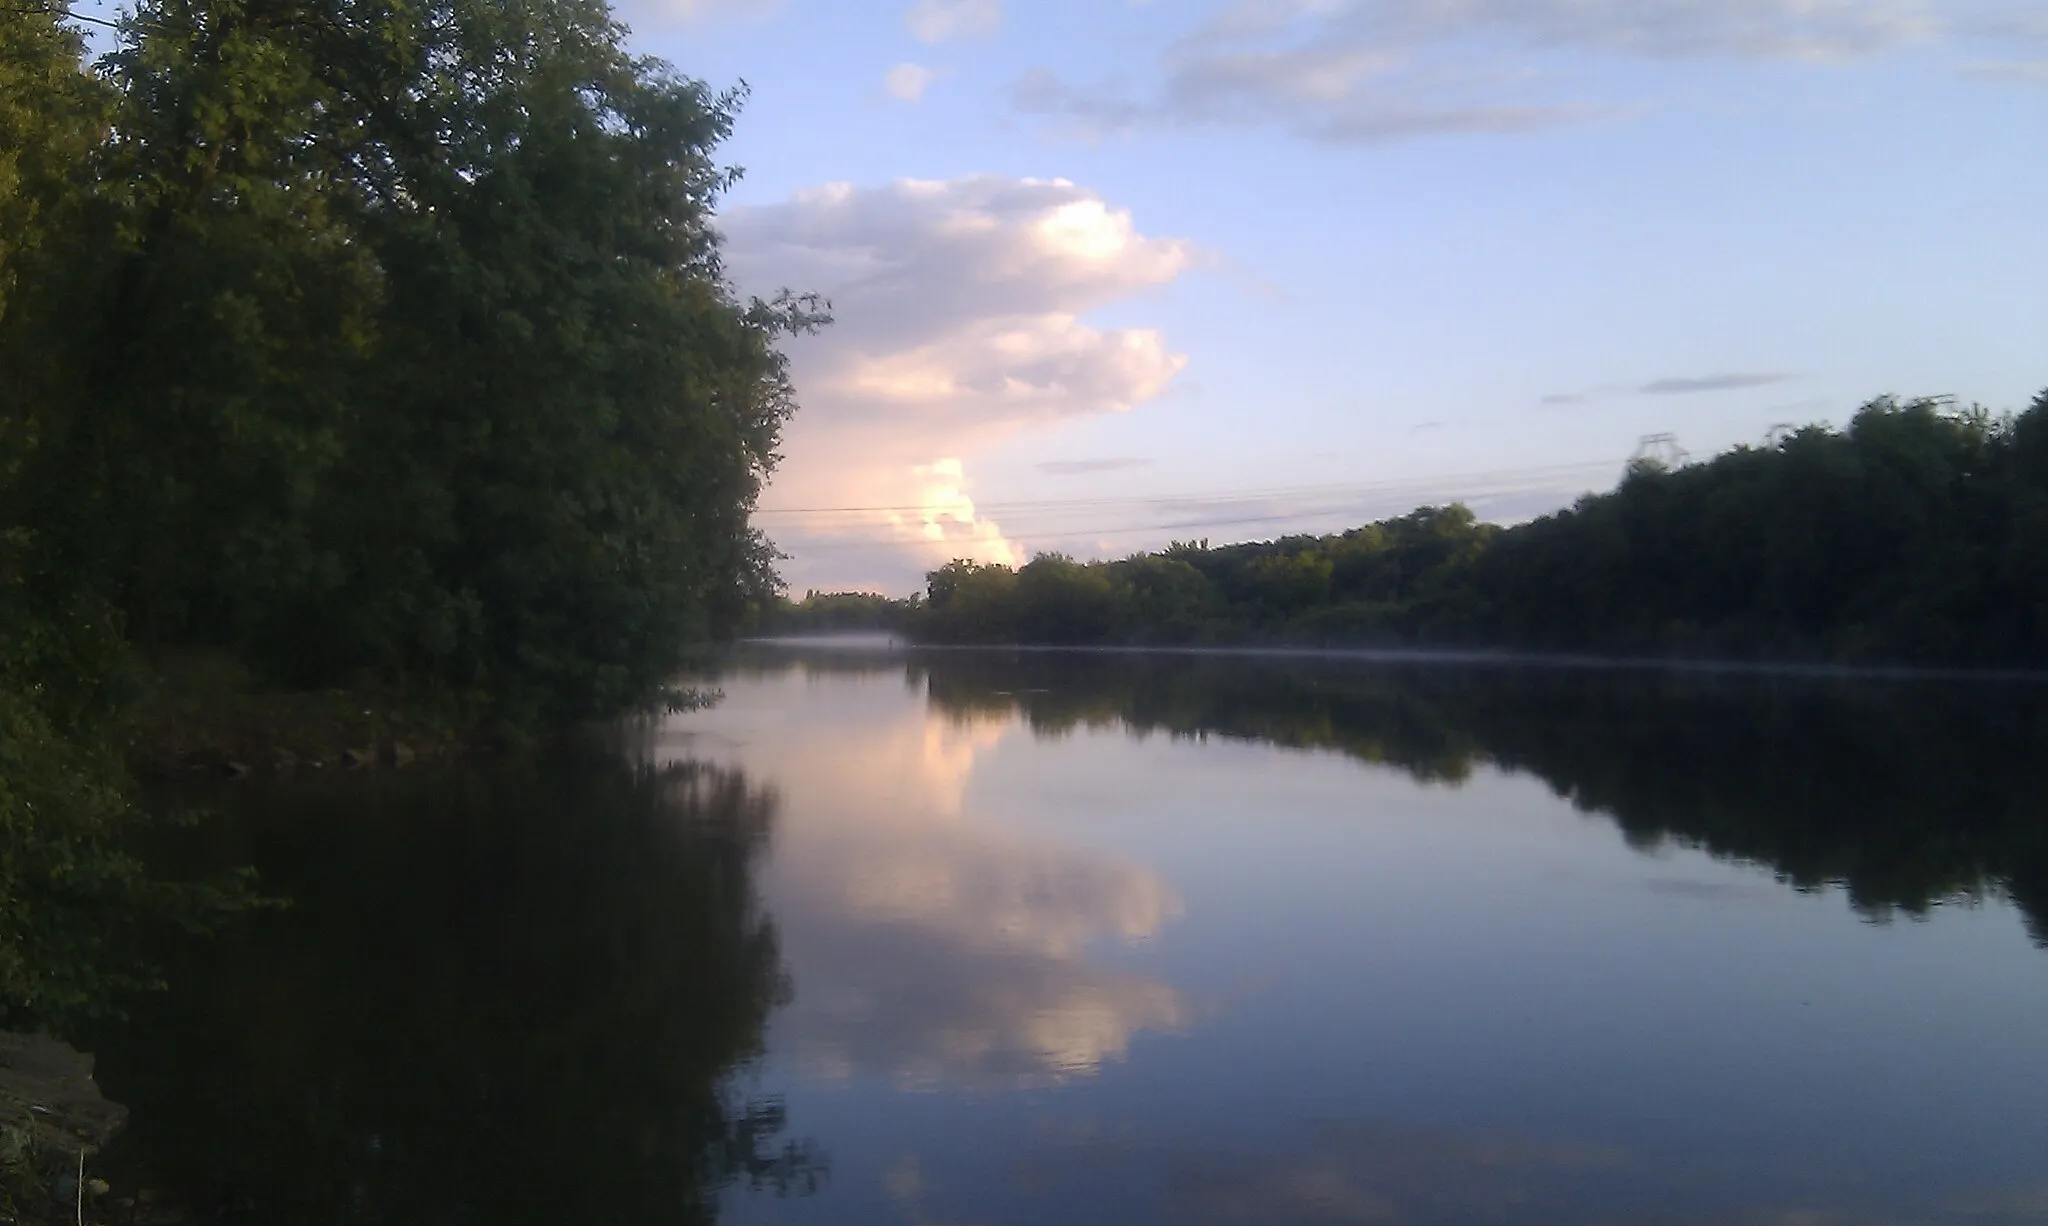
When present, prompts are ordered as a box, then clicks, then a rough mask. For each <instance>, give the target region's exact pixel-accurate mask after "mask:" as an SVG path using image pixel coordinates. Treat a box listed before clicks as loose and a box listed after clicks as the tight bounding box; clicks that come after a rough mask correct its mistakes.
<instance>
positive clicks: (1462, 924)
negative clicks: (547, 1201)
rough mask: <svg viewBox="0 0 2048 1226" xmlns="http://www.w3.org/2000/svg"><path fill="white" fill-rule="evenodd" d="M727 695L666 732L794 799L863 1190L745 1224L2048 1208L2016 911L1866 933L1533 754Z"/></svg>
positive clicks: (805, 931)
mask: <svg viewBox="0 0 2048 1226" xmlns="http://www.w3.org/2000/svg"><path fill="white" fill-rule="evenodd" d="M722 684H723V688H724V689H725V691H726V693H727V694H728V695H729V698H728V701H727V702H726V703H725V704H724V705H723V706H722V707H720V708H719V709H717V710H715V711H711V712H706V713H701V714H697V715H691V716H687V717H683V718H682V719H680V720H678V721H677V722H676V724H675V725H674V726H673V728H672V731H671V737H672V738H673V737H677V736H678V734H682V733H685V732H687V733H690V734H693V735H691V737H690V738H689V739H687V740H684V739H676V740H674V741H673V744H674V747H675V749H676V751H677V752H690V753H703V754H709V755H711V756H714V757H716V756H720V755H725V754H729V755H732V756H734V757H736V758H738V759H739V760H740V761H741V762H742V763H743V764H744V765H746V766H747V768H748V769H749V771H750V772H751V773H752V774H753V775H754V776H755V777H757V778H759V779H760V780H762V781H763V782H764V783H767V784H770V785H772V786H774V787H776V788H777V789H778V791H779V792H780V793H781V794H782V795H783V797H784V800H785V803H784V806H783V810H782V814H781V817H780V818H779V822H778V826H777V828H776V834H775V840H776V841H775V848H774V852H773V857H772V862H771V864H770V865H769V867H768V869H767V875H766V878H765V880H764V888H765V890H766V891H767V894H768V898H769V903H770V906H771V908H772V909H773V913H774V916H775V919H776V922H777V924H778V926H779V928H780V931H781V933H782V937H783V940H784V942H785V948H786V949H787V951H788V956H789V961H790V964H791V970H792V977H793V980H794V983H795V991H796V999H795V1001H794V1003H793V1004H792V1005H791V1006H789V1008H788V1009H787V1010H786V1011H785V1013H784V1014H783V1015H782V1016H781V1017H780V1018H779V1019H778V1021H777V1023H776V1031H775V1033H774V1035H773V1036H771V1046H772V1049H773V1050H772V1051H771V1056H770V1061H769V1065H768V1072H767V1074H766V1076H768V1077H769V1078H770V1079H771V1082H772V1084H770V1085H768V1086H766V1087H764V1088H767V1089H770V1090H779V1089H784V1088H790V1089H791V1108H792V1119H793V1127H794V1128H795V1129H796V1131H798V1132H800V1133H802V1134H803V1135H806V1136H811V1137H815V1138H816V1139H817V1140H818V1141H819V1143H820V1144H822V1145H823V1146H824V1147H825V1148H826V1149H827V1150H829V1151H830V1152H831V1153H832V1156H833V1159H834V1163H835V1172H836V1173H835V1177H834V1180H835V1182H834V1185H833V1187H832V1189H831V1190H830V1192H829V1193H828V1194H827V1195H825V1196H823V1197H820V1198H818V1199H817V1200H814V1201H803V1202H796V1201H793V1202H787V1203H784V1202H775V1203H773V1204H769V1203H765V1202H749V1203H748V1204H746V1205H745V1206H743V1208H744V1212H742V1213H739V1218H738V1220H746V1221H755V1220H761V1221H769V1220H772V1221H782V1220H793V1221H819V1222H860V1221H877V1222H907V1223H939V1222H1034V1221H1120V1222H1132V1223H1155V1222H1156V1223H1167V1222H1173V1223H1179V1222H1219V1223H1227V1222H1261V1221H1274V1222H1439V1221H1442V1222H1456V1221H1501V1222H1581V1221H1585V1222H1593V1221H1601V1222H1632V1221H1671V1222H1700V1223H1705V1222H1759V1223H1763V1222H1770V1223H1785V1224H1788V1226H1789V1224H1790V1223H1810V1224H1813V1226H1823V1224H1832V1223H1852V1222H1956V1223H1961V1222H2022V1221H2048V1214H2044V1213H2043V1212H2042V1211H2043V1210H2044V1209H2048V1194H2044V1189H2048V1178H2044V1177H2043V1172H2044V1171H2048V1161H2044V1158H2043V1155H2048V1108H2043V1107H2042V1106H2041V1104H2043V1103H2048V1045H2044V1044H2042V1043H2040V1042H2039V1034H2040V1024H2041V1019H2042V1018H2044V1017H2048V955H2044V954H2043V953H2042V952H2041V951H2039V950H2036V949H2034V948H2032V947H2031V946H2030V945H2029V944H2028V942H2027V940H2026V938H2025V936H2024V933H2023V930H2022V927H2021V925H2020V922H2019V920H2018V917H2017V915H2016V914H2015V913H2014V912H2013V911H2012V910H2011V909H2010V908H2008V907H2006V906H2004V905H2002V904H1998V903H1995V902H1994V903H1986V904H1983V905H1980V906H1975V907H1958V906H1947V907H1942V908H1938V909H1937V911H1936V912H1935V914H1934V917H1933V919H1932V920H1931V921H1930V922H1926V923H1912V922H1903V921H1902V922H1898V923H1895V924H1891V925H1888V926H1878V925H1872V924H1869V923H1866V922H1863V921H1862V920H1860V919H1859V918H1858V917H1856V916H1855V915H1854V913H1853V912H1852V911H1851V910H1850V908H1849V906H1848V904H1847V901H1846V899H1844V898H1843V897H1842V896H1841V895H1840V894H1839V893H1828V894H1818V895H1809V894H1799V893H1796V892H1794V891H1791V890H1789V889H1787V888H1785V887H1783V886H1781V885H1779V884H1778V883H1776V882H1774V881H1773V880H1772V879H1771V878H1770V877H1769V875H1768V874H1766V873H1763V872H1760V871H1758V870H1755V869H1752V868H1748V867H1744V866H1740V865H1731V864H1726V863H1722V862H1718V861H1715V860H1713V859H1711V858H1710V857H1708V856H1705V855H1703V854H1700V853H1696V852H1692V851H1686V850H1677V849H1665V850H1661V851H1658V852H1657V853H1656V854H1653V855H1645V854H1643V853H1641V852H1638V851H1636V850H1633V849H1631V848H1629V847H1628V846H1627V845H1626V843H1625V842H1624V841H1623V840H1622V839H1621V837H1620V836H1619V834H1618V833H1617V831H1616V830H1615V829H1614V827H1613V826H1612V825H1611V824H1609V823H1608V822H1607V821H1605V820H1604V819H1602V818H1600V817H1599V816H1597V815H1594V816H1588V815H1584V814H1580V813H1577V812H1575V811H1574V810H1572V809H1571V808H1570V806H1569V805H1567V804H1566V803H1565V802H1563V801H1560V800H1558V799H1557V798H1555V797H1554V796H1552V795H1551V794H1550V793H1549V792H1548V791H1547V790H1546V789H1545V788H1544V787H1543V786H1542V785H1541V784H1539V783H1537V782H1536V781H1533V780H1530V779H1527V778H1524V777H1512V776H1502V775H1499V774H1496V773H1492V772H1487V771H1481V772H1480V773H1478V774H1477V775H1475V776H1474V778H1473V779H1472V780H1471V781H1470V782H1468V783H1467V784H1465V785H1464V786H1461V787H1456V788H1451V787H1441V786H1422V785H1418V784H1416V783H1415V782H1413V781H1412V780H1410V779H1409V778H1408V777H1406V776H1405V775H1402V774H1400V773H1398V772H1393V771H1386V770H1377V769H1370V768H1367V767H1364V766H1362V765H1360V764H1358V763H1356V762H1353V761H1350V760H1347V759H1344V758H1341V757H1339V756H1336V755H1334V754H1327V753H1303V752H1294V751H1283V750H1278V749H1274V748H1271V747H1267V746H1260V745H1251V744H1244V743H1238V742H1226V741H1222V740H1214V739H1212V740H1211V741H1209V742H1207V743H1195V742H1190V741H1174V740H1171V739H1168V738H1165V737H1158V736H1154V737H1151V738H1147V739H1144V740H1139V739H1136V738H1132V737H1129V736H1127V735H1125V734H1123V733H1121V732H1119V731H1116V730H1114V729H1099V730H1086V729H1084V730H1079V731H1076V732H1074V733H1072V734H1070V735H1067V736H1064V737H1060V738H1057V739H1038V738H1035V737H1033V736H1032V735H1031V733H1030V732H1029V731H1028V730H1027V729H1025V728H1024V727H1023V726H1021V725H1020V724H1017V723H1014V722H1012V721H1011V720H1009V719H1008V718H1006V717H1003V716H1000V715H998V716H994V717H982V718H980V719H978V720H974V721H966V722H956V721H953V720H951V719H949V718H946V717H944V716H941V715H938V714H935V713H929V712H927V710H926V708H925V703H924V698H923V695H922V693H921V692H919V691H917V690H914V689H909V688H906V687H905V685H904V682H903V675H902V673H901V672H900V671H897V672H885V673H880V674H875V675H871V676H868V677H865V678H861V677H836V678H834V677H817V678H811V679H806V678H804V677H802V676H801V675H783V676H777V677H771V678H768V679H766V680H764V681H761V682H758V683H757V682H754V681H749V680H739V679H732V680H727V681H726V682H724V683H722ZM1182 900H1185V901H1184V902H1183V901H1182ZM905 1088H916V1089H920V1090H933V1091H939V1092H938V1093H919V1094H909V1095H904V1094H901V1093H900V1091H901V1090H902V1089H905Z"/></svg>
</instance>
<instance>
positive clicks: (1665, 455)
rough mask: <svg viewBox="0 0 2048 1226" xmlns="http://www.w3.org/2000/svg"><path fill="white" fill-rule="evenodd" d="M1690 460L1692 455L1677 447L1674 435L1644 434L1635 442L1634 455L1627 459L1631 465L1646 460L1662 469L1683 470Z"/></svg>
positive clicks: (1676, 437)
mask: <svg viewBox="0 0 2048 1226" xmlns="http://www.w3.org/2000/svg"><path fill="white" fill-rule="evenodd" d="M1691 458H1692V453H1691V452H1689V451H1687V450H1686V449H1685V448H1683V447H1680V446H1679V445H1678V436H1677V435H1676V434H1645V435H1644V436H1643V437H1642V438H1640V439H1637V440H1636V450H1635V454H1634V455H1632V456H1630V457H1629V458H1628V462H1629V463H1631V464H1640V463H1642V462H1643V461H1644V460H1648V461H1650V462H1652V463H1654V464H1657V465H1659V466H1660V467H1663V468H1683V467H1684V466H1685V462H1686V461H1687V460H1690V459H1691Z"/></svg>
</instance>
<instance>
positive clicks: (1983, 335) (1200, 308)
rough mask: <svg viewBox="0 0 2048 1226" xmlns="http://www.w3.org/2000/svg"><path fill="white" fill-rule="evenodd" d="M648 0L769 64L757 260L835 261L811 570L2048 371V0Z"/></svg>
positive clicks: (1504, 496) (1124, 523) (769, 523)
mask: <svg viewBox="0 0 2048 1226" xmlns="http://www.w3.org/2000/svg"><path fill="white" fill-rule="evenodd" d="M619 13H620V17H621V19H622V20H623V21H625V22H626V23H627V25H628V26H629V27H630V28H631V31H632V33H631V36H630V40H631V43H632V45H633V46H634V48H635V49H636V50H638V51H641V52H644V53H647V54H652V55H658V56H661V57H663V58H665V59H667V60H669V61H671V62H672V63H673V64H674V65H675V66H676V68H677V69H679V70H680V71H682V72H683V73H685V74H687V75H690V76H694V77H698V78H701V79H703V80H705V81H707V82H709V83H711V84H712V85H714V86H720V87H724V86H730V85H734V84H737V83H739V82H742V81H744V82H745V83H746V85H747V86H748V88H749V90H750V91H751V93H750V97H749V99H748V101H747V104H746V106H745V109H744V111H743V113H742V114H741V117H740V120H739V123H738V126H737V129H736V131H735V133H734V135H733V137H732V138H731V140H730V141H729V142H728V143H727V144H726V145H725V147H724V148H723V150H722V154H723V156H724V157H725V158H726V159H727V160H729V161H730V162H732V163H733V164H735V165H737V166H740V167H742V168H743V169H744V172H745V174H744V177H743V178H742V179H741V181H740V182H739V184H738V185H737V186H736V187H735V189H734V190H733V191H731V192H730V193H729V195H728V196H727V197H726V199H725V201H724V203H723V205H722V207H721V213H720V219H719V225H720V229H721V232H722V233H723V235H724V240H725V255H726V261H727V266H728V271H729V273H730V275H731V277H732V278H733V280H734V282H735V284H736V286H737V287H738V288H739V289H740V290H741V292H743V293H748V294H756V293H758V294H764V295H765V294H769V293H772V292H773V291H775V290H776V289H778V288H783V287H788V288H791V289H795V290H799V291H816V292H818V293H821V294H823V295H824V296H826V297H827V298H829V299H830V300H831V303H832V310H833V315H834V318H835V323H834V324H833V325H832V326H831V327H830V328H828V329H826V330H825V331H823V332H822V333H820V334H819V335H816V336H813V337H806V338H797V339H793V340H791V341H790V342H789V343H788V344H787V346H786V351H787V352H788V354H789V357H790V362H791V371H792V375H793V378H794V381H795V385H796V390H797V394H798V399H799V402H800V404H801V408H800V409H799V411H798V412H797V413H796V415H795V416H794V417H793V418H792V420H791V421H790V423H789V424H788V426H787V428H786V430H785V433H784V438H783V447H782V453H783V459H782V461H781V463H780V464H779V466H778V468H777V470H776V472H775V474H774V476H773V478H772V480H771V483H770V485H769V487H768V489H767V490H766V491H765V493H764V494H763V497H762V499H761V505H760V510H759V512H758V514H757V517H756V520H755V522H756V525H757V526H758V527H760V528H761V529H762V530H763V531H765V532H766V533H767V534H768V535H769V536H770V538H771V539H772V540H773V541H775V543H776V544H777V546H778V547H779V548H780V549H781V550H782V551H783V552H784V553H785V554H787V555H788V556H787V558H786V559H785V560H784V561H783V562H782V564H781V570H782V573H783V575H784V577H785V578H786V579H787V580H788V582H789V584H790V587H791V589H792V592H793V593H794V594H798V595H801V594H802V593H803V592H804V591H805V590H807V589H811V588H816V589H821V590H836V589H846V588H864V589H869V590H878V591H884V592H887V593H889V594H892V595H907V594H909V593H910V592H912V591H915V590H918V589H919V588H920V587H921V586H922V582H923V575H924V573H925V572H926V571H927V570H929V569H930V568H932V567H934V566H937V565H939V564H942V563H944V562H945V561H947V560H949V559H951V558H954V557H972V558H974V559H976V560H978V561H1001V562H1011V563H1021V562H1023V561H1025V560H1027V559H1028V558H1029V557H1030V556H1032V555H1033V554H1035V553H1038V552H1042V551H1047V550H1058V551H1061V552H1065V553H1069V554H1072V555H1074V556H1076V557H1082V558H1093V557H1120V556H1124V555H1126V554H1129V553H1132V552H1135V551H1138V550H1142V549H1151V548H1158V547H1162V546H1164V545H1166V544H1168V543H1169V542H1171V541H1173V540H1193V539H1199V538H1208V539H1210V540H1211V541H1213V542H1215V543H1219V544H1220V543H1223V542H1225V541H1236V540H1260V539H1270V538H1273V537H1276V536H1281V535H1286V534H1290V533H1298V532H1326V531H1332V530H1338V529H1342V528H1344V527H1348V526H1351V525H1354V524H1357V523H1360V522H1363V521H1365V520H1368V519H1373V518H1379V517H1383V516H1386V515H1392V514H1400V513H1404V512H1406V511H1408V510H1410V509H1412V508H1414V507H1416V506H1418V505H1427V504H1439V503H1444V502H1449V501H1453V500H1462V501H1464V502H1466V503H1467V504H1468V505H1470V506H1472V507H1473V508H1474V510H1475V511H1477V512H1478V513H1479V514H1480V515H1481V516H1482V517H1483V518H1489V519H1495V520H1499V521H1502V522H1512V521H1515V520H1520V519H1526V518H1529V517H1531V516H1533V515H1537V514H1542V513H1545V512H1547V511H1550V510H1553V509H1556V508H1557V507H1560V506H1563V505H1567V504H1568V503H1570V502H1571V501H1572V500H1573V499H1575V498H1576V497H1578V496H1579V495H1580V494H1582V493H1584V492H1586V491H1589V490H1595V489H1604V488H1607V487H1608V486H1610V485H1611V484H1612V483H1613V482H1614V480H1615V479H1616V478H1617V477H1618V476H1619V475H1620V473H1621V470H1622V467H1623V465H1624V464H1625V463H1626V462H1627V460H1628V459H1629V458H1630V457H1631V455H1633V454H1635V453H1637V451H1638V450H1639V449H1643V448H1645V447H1647V448H1649V449H1651V450H1654V451H1657V452H1659V453H1660V454H1665V455H1671V454H1673V450H1672V449H1673V448H1677V449H1682V450H1683V452H1685V453H1686V454H1689V455H1690V456H1692V457H1694V458H1700V457H1704V456H1706V455H1710V454H1712V453H1713V452H1716V451H1719V450H1722V449H1725V448H1727V447H1730V446H1733V445H1737V444H1741V443H1755V442H1759V441H1761V440H1763V439H1764V438H1766V437H1767V436H1768V435H1769V434H1770V433H1771V432H1772V431H1773V429H1774V428H1777V427H1781V426H1784V425H1787V424H1804V423H1808V422H1816V421H1827V422H1832V423H1835V424H1837V425H1840V424H1843V423H1845V422H1846V421H1847V420H1848V418H1849V417H1850V415H1851V414H1853V413H1854V412H1855V410H1856V408H1857V407H1858V406H1859V405H1860V404H1862V403H1864V402H1866V401H1868V400H1869V399H1871V398H1873V397H1875V396H1879V395H1883V394H1886V393H1894V394H1898V395H1900V396H1919V395H1953V396H1956V397H1957V398H1958V399H1959V400H1960V401H1961V402H1963V403H1966V404H1967V403H1971V402H1976V403H1981V404H1983V405H1985V406H1987V407H1989V408H1991V409H1993V410H2008V409H2010V410H2019V409H2022V408H2024V407H2025V406H2026V404H2027V402H2028V401H2029V400H2030V399H2031V398H2032V396H2033V395H2034V394H2035V393H2036V392H2038V391H2040V390H2042V389H2043V388H2044V387H2048V223H2044V221H2043V220H2042V219H2043V217H2044V216H2048V208H2044V205H2043V201H2044V200H2048V0H1094V2H1093V3H1068V2H1065V0H874V2H869V0H622V2H621V4H620V8H619ZM1656 436H1669V437H1668V439H1662V438H1657V437H1656ZM1645 438H1651V439H1653V441H1652V442H1650V443H1648V444H1645V443H1644V440H1645Z"/></svg>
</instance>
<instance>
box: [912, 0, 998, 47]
mask: <svg viewBox="0 0 2048 1226" xmlns="http://www.w3.org/2000/svg"><path fill="white" fill-rule="evenodd" d="M903 24H904V25H906V26H908V27H909V29H910V34H911V37H913V38H915V39H917V41H919V42H921V43H943V42H950V41H952V40H953V39H956V38H987V37H988V36H990V35H992V34H994V33H995V32H996V30H997V28H998V27H1000V26H1001V25H1002V24H1003V6H1002V5H1001V4H1000V3H998V2H997V0H917V3H916V4H913V5H911V6H910V11H909V12H908V13H905V14H904V15H903Z"/></svg>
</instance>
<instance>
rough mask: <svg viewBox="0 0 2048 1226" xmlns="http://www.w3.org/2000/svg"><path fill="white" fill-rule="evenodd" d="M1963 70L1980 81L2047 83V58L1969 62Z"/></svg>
mask: <svg viewBox="0 0 2048 1226" xmlns="http://www.w3.org/2000/svg"><path fill="white" fill-rule="evenodd" d="M1963 71H1964V73H1965V74H1967V75H1969V76H1972V77H1975V78H1977V79H1978V80H1980V81H2002V82H2005V83H2007V84H2013V85H2048V60H1986V61H1983V62H1981V63H1976V64H1971V65H1969V66H1968V67H1967V68H1965V69H1964V70H1963Z"/></svg>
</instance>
